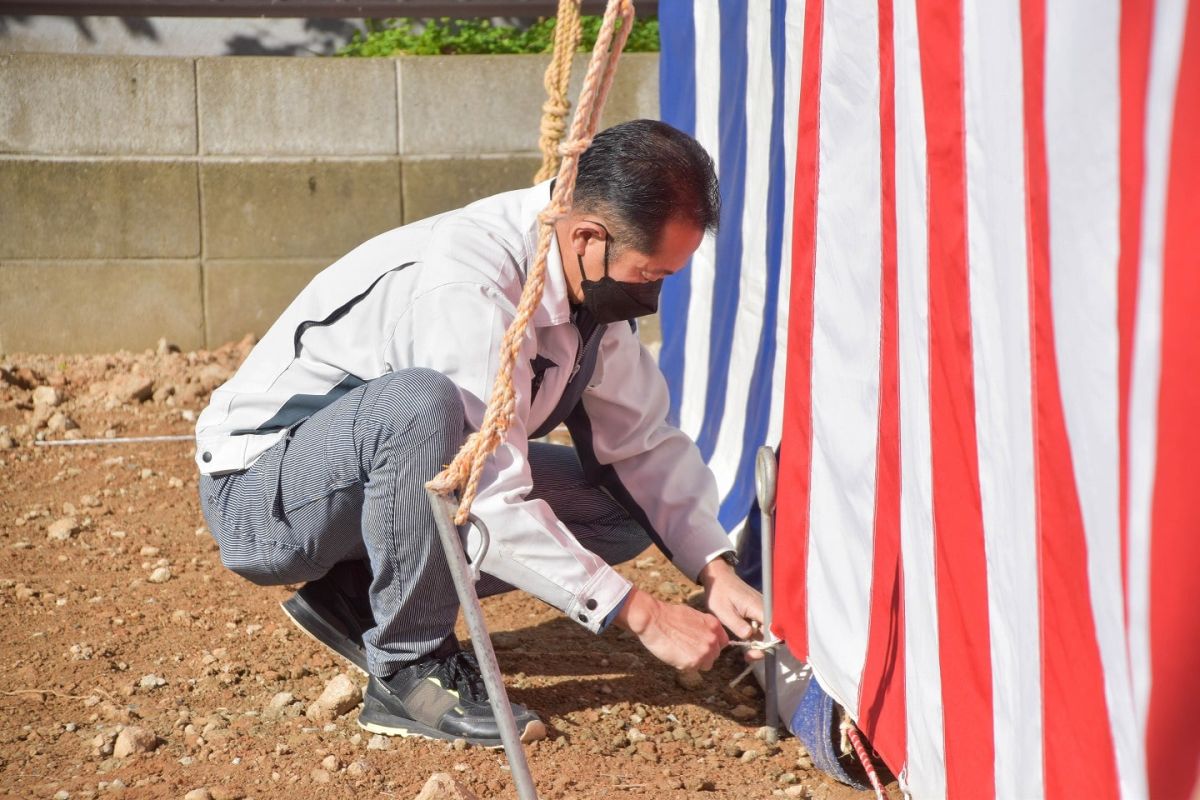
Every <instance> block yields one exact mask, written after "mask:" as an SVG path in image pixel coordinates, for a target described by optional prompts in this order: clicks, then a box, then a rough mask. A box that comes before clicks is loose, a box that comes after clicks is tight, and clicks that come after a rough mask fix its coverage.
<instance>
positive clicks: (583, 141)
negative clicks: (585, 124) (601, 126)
mask: <svg viewBox="0 0 1200 800" xmlns="http://www.w3.org/2000/svg"><path fill="white" fill-rule="evenodd" d="M591 146H592V137H590V136H581V137H580V138H578V139H569V140H567V141H565V142H563V143H562V144H560V145H559V146H558V154H559V155H560V156H562V157H564V158H565V157H567V156H575V157H576V158H578V157H579V156H581V155H583V151H584V150H587V149H588V148H589V147H591Z"/></svg>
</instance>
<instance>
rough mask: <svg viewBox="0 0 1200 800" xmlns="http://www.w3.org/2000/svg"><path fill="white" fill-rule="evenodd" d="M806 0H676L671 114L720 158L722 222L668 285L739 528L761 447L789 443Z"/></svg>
mask: <svg viewBox="0 0 1200 800" xmlns="http://www.w3.org/2000/svg"><path fill="white" fill-rule="evenodd" d="M803 18H804V3H803V2H796V0H791V2H788V1H787V0H753V1H752V2H747V0H662V2H660V3H659V23H660V30H661V35H662V56H661V61H660V65H661V66H660V87H661V88H660V93H661V97H662V101H661V104H662V118H663V120H664V121H665V122H668V123H670V124H672V125H674V126H675V127H677V128H679V129H681V130H684V131H686V132H688V133H690V134H692V135H693V136H695V137H696V138H697V139H698V140H699V141H700V143H701V144H702V145H703V146H704V148H705V149H706V150H707V151H708V152H709V154H710V155H712V157H713V159H714V160H715V161H716V163H717V171H718V176H719V178H720V182H721V203H722V210H721V227H720V231H719V233H718V234H717V235H716V236H715V237H709V238H707V239H706V240H705V242H704V243H703V244H702V245H701V247H700V249H699V250H698V251H697V253H696V255H695V257H694V258H693V259H692V264H691V267H690V268H689V269H686V270H684V271H683V272H682V273H681V274H679V275H678V276H676V277H674V278H671V279H670V280H668V281H667V282H666V283H665V284H664V286H663V296H662V300H661V309H662V311H661V318H662V329H663V348H662V353H661V356H660V365H661V367H662V370H663V373H664V374H665V375H666V377H667V383H668V385H669V386H670V390H671V403H672V408H671V413H672V415H673V419H672V421H673V422H675V423H676V424H678V425H679V426H680V427H681V428H682V429H683V430H684V431H685V432H686V433H687V434H688V435H690V436H692V437H693V438H694V439H695V440H696V443H697V444H698V445H699V447H700V451H701V453H702V454H703V456H704V458H705V460H706V461H707V462H708V463H709V466H711V467H712V470H713V472H714V473H715V475H716V477H717V485H718V487H719V489H720V492H721V498H722V502H721V514H720V517H721V522H722V524H724V525H725V527H726V530H730V531H733V530H735V529H736V528H737V527H738V526H739V525H740V523H741V521H742V520H743V519H744V518H745V517H746V514H747V512H748V511H749V509H750V506H751V504H752V502H753V500H754V457H755V452H756V450H757V449H758V447H759V446H761V445H763V444H771V445H775V444H777V443H778V442H779V437H780V430H781V421H782V413H783V382H784V358H785V355H786V351H787V347H786V344H787V305H788V289H789V271H788V270H787V269H785V268H782V266H781V265H784V264H790V263H791V239H792V225H791V222H790V220H791V218H792V211H791V209H792V186H793V182H794V176H795V170H794V167H793V165H794V164H795V150H796V120H797V109H798V107H799V100H798V98H799V77H800V56H801V34H802V22H803Z"/></svg>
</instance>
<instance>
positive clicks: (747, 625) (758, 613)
mask: <svg viewBox="0 0 1200 800" xmlns="http://www.w3.org/2000/svg"><path fill="white" fill-rule="evenodd" d="M699 580H700V584H701V585H702V586H703V587H704V593H705V595H706V597H707V604H708V610H709V611H711V612H712V613H713V614H715V615H716V617H717V619H719V620H721V624H722V625H724V626H725V627H726V628H728V629H729V630H731V631H733V635H734V636H736V637H738V638H739V639H743V640H744V639H750V638H753V637H754V636H755V634H756V632H757V631H759V630H762V623H763V598H762V594H761V593H760V592H758V591H757V590H755V589H753V588H751V587H750V586H749V585H747V584H746V582H745V581H743V580H742V579H741V578H739V577H738V576H737V573H736V572H734V570H733V567H732V566H731V565H730V564H729V563H727V562H726V561H725V560H724V559H721V558H714V559H713V560H712V561H710V562H708V563H707V564H705V565H704V569H702V570H700V575H699ZM752 623H757V624H758V628H755V627H754V625H753V624H752ZM762 657H763V656H762V652H761V651H758V650H751V651H749V652H748V653H747V654H746V658H747V659H748V660H752V661H753V660H757V659H759V658H762Z"/></svg>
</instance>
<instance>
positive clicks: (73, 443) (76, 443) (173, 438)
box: [34, 433, 196, 447]
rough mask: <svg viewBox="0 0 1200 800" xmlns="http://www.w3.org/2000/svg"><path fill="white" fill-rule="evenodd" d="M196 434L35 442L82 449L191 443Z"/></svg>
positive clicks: (42, 445)
mask: <svg viewBox="0 0 1200 800" xmlns="http://www.w3.org/2000/svg"><path fill="white" fill-rule="evenodd" d="M195 438H196V436H195V434H191V433H180V434H172V435H170V436H126V437H124V438H122V437H113V438H112V439H55V440H54V441H52V442H34V445H35V446H37V447H80V446H82V445H92V444H139V443H142V442H190V441H194V440H195Z"/></svg>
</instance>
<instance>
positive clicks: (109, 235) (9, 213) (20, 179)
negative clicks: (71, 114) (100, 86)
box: [0, 159, 200, 259]
mask: <svg viewBox="0 0 1200 800" xmlns="http://www.w3.org/2000/svg"><path fill="white" fill-rule="evenodd" d="M199 254H200V204H199V199H198V197H197V170H196V165H195V164H191V163H172V162H167V161H106V162H105V161H41V160H36V159H35V160H28V161H26V160H11V161H0V258H12V259H20V258H195V257H197V256H198V255H199Z"/></svg>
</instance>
